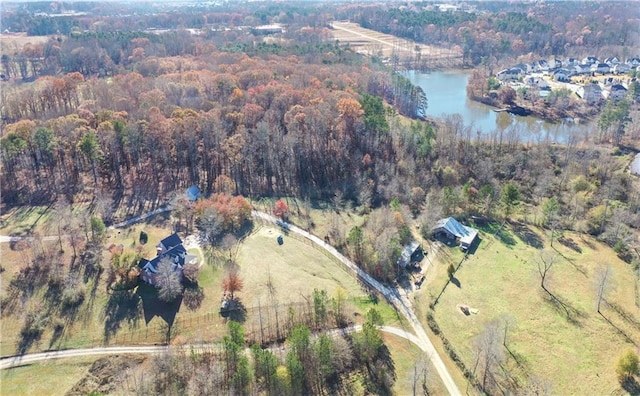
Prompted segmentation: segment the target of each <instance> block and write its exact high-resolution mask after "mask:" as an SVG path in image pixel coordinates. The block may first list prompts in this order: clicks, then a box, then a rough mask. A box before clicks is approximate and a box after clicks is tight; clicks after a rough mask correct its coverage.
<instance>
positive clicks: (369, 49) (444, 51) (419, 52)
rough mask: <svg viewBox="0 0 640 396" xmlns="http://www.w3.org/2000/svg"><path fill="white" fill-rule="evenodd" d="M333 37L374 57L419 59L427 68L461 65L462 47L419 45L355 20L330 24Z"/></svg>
mask: <svg viewBox="0 0 640 396" xmlns="http://www.w3.org/2000/svg"><path fill="white" fill-rule="evenodd" d="M331 26H332V28H333V29H332V30H331V33H332V35H333V37H334V38H335V39H336V40H338V41H340V42H342V43H348V44H349V46H350V47H351V48H354V49H355V50H356V51H357V52H360V53H364V54H367V55H372V56H382V57H390V56H391V55H392V54H394V53H395V54H396V55H397V56H398V58H399V60H400V61H407V60H409V61H416V62H417V63H420V64H423V62H424V65H426V66H428V67H435V66H447V67H457V66H461V65H462V49H461V48H460V47H459V46H457V45H456V46H453V47H451V48H444V47H435V46H432V45H426V44H420V43H416V42H415V41H411V40H407V39H404V38H400V37H396V36H392V35H390V34H385V33H380V32H376V31H375V30H370V29H365V28H363V27H361V26H360V25H358V24H357V23H353V22H333V23H332V24H331Z"/></svg>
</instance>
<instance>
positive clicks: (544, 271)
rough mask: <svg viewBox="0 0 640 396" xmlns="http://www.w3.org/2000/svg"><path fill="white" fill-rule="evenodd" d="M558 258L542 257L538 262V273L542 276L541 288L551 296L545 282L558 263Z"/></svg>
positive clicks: (553, 256)
mask: <svg viewBox="0 0 640 396" xmlns="http://www.w3.org/2000/svg"><path fill="white" fill-rule="evenodd" d="M557 260H558V259H557V257H556V256H555V255H543V254H541V255H540V259H539V260H538V261H537V264H538V273H539V274H540V287H542V289H543V290H544V291H546V292H547V293H549V294H551V293H550V292H549V290H547V287H546V286H545V284H544V282H545V281H546V280H547V279H548V276H549V271H551V268H552V267H553V265H554V264H555V263H556V262H557Z"/></svg>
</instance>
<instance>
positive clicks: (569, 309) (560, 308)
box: [545, 289, 586, 327]
mask: <svg viewBox="0 0 640 396" xmlns="http://www.w3.org/2000/svg"><path fill="white" fill-rule="evenodd" d="M545 291H546V293H547V294H546V296H547V298H546V299H545V300H546V301H547V302H548V303H549V304H550V305H551V306H552V307H553V308H554V309H555V310H556V311H557V312H558V313H559V314H564V315H565V316H566V318H567V322H569V323H571V324H572V325H574V326H578V327H582V319H584V318H585V317H586V314H585V313H584V312H583V311H581V310H579V309H578V308H576V307H574V306H573V305H571V304H570V303H569V302H568V301H566V300H564V299H563V298H561V297H558V296H557V295H555V294H553V293H551V292H550V291H548V290H546V289H545Z"/></svg>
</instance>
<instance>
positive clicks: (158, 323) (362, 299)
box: [0, 209, 399, 355]
mask: <svg viewBox="0 0 640 396" xmlns="http://www.w3.org/2000/svg"><path fill="white" fill-rule="evenodd" d="M38 211H39V209H38V210H33V211H30V212H29V213H23V214H21V215H20V216H18V214H17V213H16V214H14V217H11V218H10V219H13V221H9V222H7V223H5V226H6V227H7V228H10V229H11V228H12V229H15V228H16V227H21V225H20V224H33V223H34V216H40V214H41V213H38ZM36 223H37V222H36ZM170 230H171V219H170V216H169V215H168V214H161V215H158V216H155V217H154V218H150V219H148V222H146V223H139V224H134V225H132V226H130V227H128V228H124V229H118V230H110V231H109V233H108V236H107V238H106V241H105V243H104V247H105V249H104V251H103V264H102V265H103V267H104V268H107V267H108V265H109V264H108V263H109V259H110V253H109V252H108V251H107V248H108V247H109V246H111V245H115V246H118V245H122V246H123V247H124V249H125V250H126V251H130V252H133V251H135V250H136V249H138V248H141V249H142V256H143V257H152V256H153V255H154V254H155V245H156V244H157V243H158V242H159V241H160V240H161V239H162V238H164V237H165V236H167V235H169V233H170ZM141 231H144V232H145V233H147V235H148V243H147V244H146V245H144V246H141V245H140V242H139V237H140V233H141ZM278 232H279V231H278V229H277V228H269V227H264V228H261V229H260V230H258V231H257V232H255V233H254V234H252V235H250V236H249V237H248V238H246V239H245V240H244V241H243V243H242V244H241V245H240V249H239V252H238V263H239V265H240V269H241V276H242V277H243V278H244V282H245V289H244V290H243V291H242V292H240V293H239V294H238V297H240V299H241V301H242V302H243V304H244V306H245V308H246V309H247V312H246V318H244V319H246V320H247V325H251V324H252V323H253V322H255V321H256V317H257V316H258V315H259V314H260V312H259V309H258V307H261V306H262V307H264V306H267V307H268V306H270V305H273V304H274V301H272V297H273V299H275V300H276V301H277V303H279V304H287V303H291V302H297V303H302V302H304V301H305V300H304V299H305V298H308V296H309V295H310V294H311V293H312V291H313V289H314V288H317V289H319V290H326V291H327V293H328V295H329V296H330V297H332V296H334V295H335V293H336V292H337V290H342V291H343V292H344V294H345V296H346V299H347V302H348V307H347V308H348V310H349V312H350V313H352V314H355V317H354V318H352V319H351V320H353V321H358V316H359V315H362V314H364V313H365V312H366V311H367V310H368V309H369V308H370V307H376V308H377V309H378V310H380V311H381V313H382V315H383V317H384V319H385V322H386V323H388V324H394V323H396V324H397V323H399V317H398V315H397V314H396V313H395V311H394V310H393V309H392V308H391V307H390V306H389V305H388V304H386V302H384V301H376V300H375V298H373V299H372V298H371V296H369V295H368V294H367V293H366V292H365V291H364V290H363V289H361V287H360V285H359V284H358V282H357V281H356V279H355V278H354V277H353V276H352V275H351V274H348V273H347V272H346V271H345V270H344V269H343V268H342V266H340V265H339V264H337V263H336V262H334V261H333V260H332V259H330V258H329V257H327V256H326V255H325V254H324V253H323V252H322V251H320V250H318V249H316V248H314V247H312V246H309V245H308V244H306V243H304V242H302V241H299V240H297V239H294V238H293V237H289V236H285V241H286V242H285V244H284V245H282V246H279V245H278V244H277V242H276V240H275V237H276V234H277V233H278ZM43 243H44V244H45V245H46V246H49V247H50V249H51V251H52V252H53V251H57V250H58V249H57V248H56V247H57V245H58V241H57V240H55V241H45V242H43ZM9 246H10V245H9V244H3V245H2V249H3V266H4V267H5V270H6V271H5V273H4V274H3V276H4V278H5V280H6V281H7V282H9V281H10V280H11V279H12V278H13V276H15V274H16V273H17V272H18V270H19V269H20V268H21V267H22V266H23V265H24V264H25V262H26V261H25V260H27V259H28V257H29V249H28V248H27V249H26V250H24V251H14V250H11V249H10V248H9ZM64 250H65V253H64V254H59V256H56V257H55V258H54V260H55V261H56V262H59V263H61V264H64V266H63V267H62V268H63V271H67V270H68V265H69V262H70V261H71V258H70V254H71V248H70V247H69V246H64ZM194 252H195V251H194ZM54 256H55V255H54ZM107 272H108V271H104V272H103V273H102V275H101V276H100V277H99V278H97V280H95V279H89V280H87V283H86V284H84V285H83V287H84V288H85V292H86V296H87V297H86V298H85V302H84V303H83V304H82V305H81V306H80V307H79V308H78V309H77V311H76V312H74V313H73V315H68V314H62V313H61V312H59V310H58V307H57V306H55V301H53V300H51V299H50V298H49V300H47V298H48V297H47V294H46V293H47V286H46V283H45V284H44V285H43V286H42V287H40V288H36V290H35V292H34V294H33V295H32V297H31V298H30V299H28V300H27V301H25V303H24V305H20V306H21V308H20V309H17V310H15V311H14V312H13V313H11V314H9V315H4V317H3V321H2V324H1V325H0V327H1V330H2V335H3V336H2V338H1V339H0V353H1V354H2V355H11V354H14V353H16V351H17V349H16V348H17V344H18V342H19V340H20V336H19V333H20V329H21V328H22V324H23V322H24V314H25V312H27V311H29V310H35V309H38V310H40V309H46V310H51V312H53V313H52V314H51V315H50V316H49V320H48V322H47V325H46V326H45V331H44V333H43V334H42V337H41V338H40V339H39V340H38V341H37V342H35V343H34V344H32V345H31V346H30V347H29V348H28V351H29V352H36V351H42V350H47V349H65V348H77V347H90V346H99V345H119V344H141V345H143V344H153V343H158V342H163V341H165V340H166V335H167V330H168V326H167V323H168V322H171V320H172V318H173V322H172V323H173V326H172V333H171V334H172V336H174V335H178V336H179V337H178V342H186V341H189V342H200V341H201V342H208V341H213V340H217V339H219V338H220V336H221V335H222V334H223V333H224V332H225V331H226V327H225V319H224V318H221V317H220V315H219V313H218V311H219V307H220V298H221V296H222V278H223V275H224V271H223V270H222V269H221V268H218V267H217V266H215V265H203V266H202V268H201V272H200V276H199V285H200V286H201V287H202V289H203V291H204V295H205V298H204V300H203V302H202V305H201V307H200V308H199V309H198V310H196V311H189V310H187V309H186V307H185V306H184V304H182V305H181V306H178V307H172V308H170V307H165V308H167V309H164V308H162V307H163V305H162V303H159V302H158V301H157V299H155V296H154V293H153V289H151V288H149V287H144V286H143V287H138V289H137V290H132V291H130V292H126V293H124V297H123V298H125V300H126V301H127V304H121V305H123V306H124V308H118V309H115V310H114V309H109V307H112V308H117V307H118V304H114V302H115V301H116V300H117V298H120V297H118V295H119V294H118V293H112V292H110V291H108V290H107V288H106V278H107ZM269 274H270V278H271V281H272V285H273V286H274V288H273V289H272V290H275V292H274V293H269V292H268V289H267V286H266V284H267V281H268V279H269ZM5 292H6V291H3V294H2V295H3V296H4V295H5ZM120 294H123V293H120ZM163 311H173V312H171V314H169V315H167V314H166V312H163ZM172 315H175V317H173V316H172ZM54 324H58V325H60V324H62V325H64V330H63V331H62V332H58V333H57V334H54V330H53V328H54Z"/></svg>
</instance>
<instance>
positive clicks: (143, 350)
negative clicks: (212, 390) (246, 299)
mask: <svg viewBox="0 0 640 396" xmlns="http://www.w3.org/2000/svg"><path fill="white" fill-rule="evenodd" d="M379 329H380V331H383V332H385V333H389V334H393V335H396V336H398V337H401V338H404V339H406V340H408V341H410V342H412V343H414V344H416V345H417V346H418V347H420V340H418V338H417V337H416V336H415V335H413V334H411V333H409V332H407V331H406V330H404V329H399V328H397V327H391V326H380V327H379ZM361 330H362V326H361V325H357V326H351V327H348V328H346V329H335V330H330V331H329V332H328V334H329V335H331V336H333V337H335V336H338V335H340V334H344V333H353V332H357V331H361ZM219 348H220V344H199V345H185V346H179V347H176V346H159V345H153V346H112V347H98V348H84V349H67V350H62V351H51V352H42V353H31V354H28V355H21V356H11V357H5V358H2V359H0V370H5V369H9V368H11V367H16V366H25V365H28V364H32V363H36V362H41V361H44V360H51V359H63V358H72V357H83V356H104V355H131V354H145V355H147V354H150V355H157V354H160V353H164V352H168V351H170V350H179V349H183V350H185V351H187V352H192V351H193V352H194V353H202V352H206V351H211V350H216V349H219ZM247 350H248V349H247Z"/></svg>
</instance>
